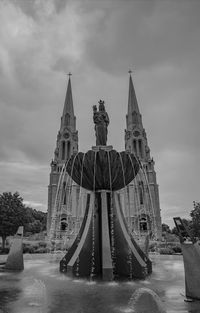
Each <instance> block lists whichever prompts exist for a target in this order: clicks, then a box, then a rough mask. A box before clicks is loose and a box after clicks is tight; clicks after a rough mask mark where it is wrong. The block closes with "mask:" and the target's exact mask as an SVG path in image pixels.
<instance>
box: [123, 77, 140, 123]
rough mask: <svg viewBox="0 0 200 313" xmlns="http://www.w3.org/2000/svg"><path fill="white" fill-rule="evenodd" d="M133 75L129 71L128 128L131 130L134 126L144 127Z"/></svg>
mask: <svg viewBox="0 0 200 313" xmlns="http://www.w3.org/2000/svg"><path fill="white" fill-rule="evenodd" d="M131 73H132V71H129V74H130V77H129V95H128V114H127V116H126V123H127V128H130V127H132V126H133V125H138V126H142V118H141V114H140V111H139V107H138V102H137V98H136V94H135V89H134V86H133V81H132V76H131Z"/></svg>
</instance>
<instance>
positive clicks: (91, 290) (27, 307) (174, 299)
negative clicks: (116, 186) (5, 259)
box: [0, 255, 200, 313]
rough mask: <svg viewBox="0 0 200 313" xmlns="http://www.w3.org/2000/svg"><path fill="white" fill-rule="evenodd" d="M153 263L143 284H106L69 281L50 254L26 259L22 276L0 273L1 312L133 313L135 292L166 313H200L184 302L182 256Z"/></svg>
mask: <svg viewBox="0 0 200 313" xmlns="http://www.w3.org/2000/svg"><path fill="white" fill-rule="evenodd" d="M151 258H152V260H153V273H152V275H151V276H150V277H148V278H147V279H146V280H137V281H129V282H108V283H104V282H95V281H87V280H82V279H72V278H69V277H68V276H66V275H64V274H61V273H60V272H59V264H58V263H59V262H58V261H57V262H56V261H52V260H51V258H50V256H48V255H42V256H41V255H40V256H38V255H32V256H29V255H25V269H24V271H23V272H20V273H11V272H1V273H0V313H2V312H4V313H66V312H67V313H94V312H95V313H105V312H109V313H123V312H124V313H131V312H133V310H132V309H131V308H130V307H129V306H128V302H129V300H130V298H131V295H132V294H133V292H134V290H136V289H137V288H139V287H145V288H151V289H153V290H154V291H155V292H156V293H157V294H158V295H159V296H160V297H161V299H162V301H163V305H164V307H165V308H166V310H167V312H168V313H174V312H181V313H184V312H185V313H189V312H190V313H198V312H200V302H193V303H186V302H184V292H185V287H184V269H183V261H182V256H152V257H151ZM152 313H153V312H152Z"/></svg>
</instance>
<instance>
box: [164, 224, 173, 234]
mask: <svg viewBox="0 0 200 313" xmlns="http://www.w3.org/2000/svg"><path fill="white" fill-rule="evenodd" d="M162 232H163V233H171V230H170V227H169V225H167V224H164V223H163V224H162Z"/></svg>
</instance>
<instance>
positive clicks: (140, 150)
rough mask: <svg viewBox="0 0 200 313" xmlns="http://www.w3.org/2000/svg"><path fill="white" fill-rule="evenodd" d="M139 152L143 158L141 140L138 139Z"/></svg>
mask: <svg viewBox="0 0 200 313" xmlns="http://www.w3.org/2000/svg"><path fill="white" fill-rule="evenodd" d="M138 143H139V153H140V157H141V158H143V149H142V148H143V146H142V140H141V139H139V142H138Z"/></svg>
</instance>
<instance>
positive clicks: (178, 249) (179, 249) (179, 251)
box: [172, 246, 182, 253]
mask: <svg viewBox="0 0 200 313" xmlns="http://www.w3.org/2000/svg"><path fill="white" fill-rule="evenodd" d="M172 250H173V251H174V253H182V250H181V247H180V246H174V247H172Z"/></svg>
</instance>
